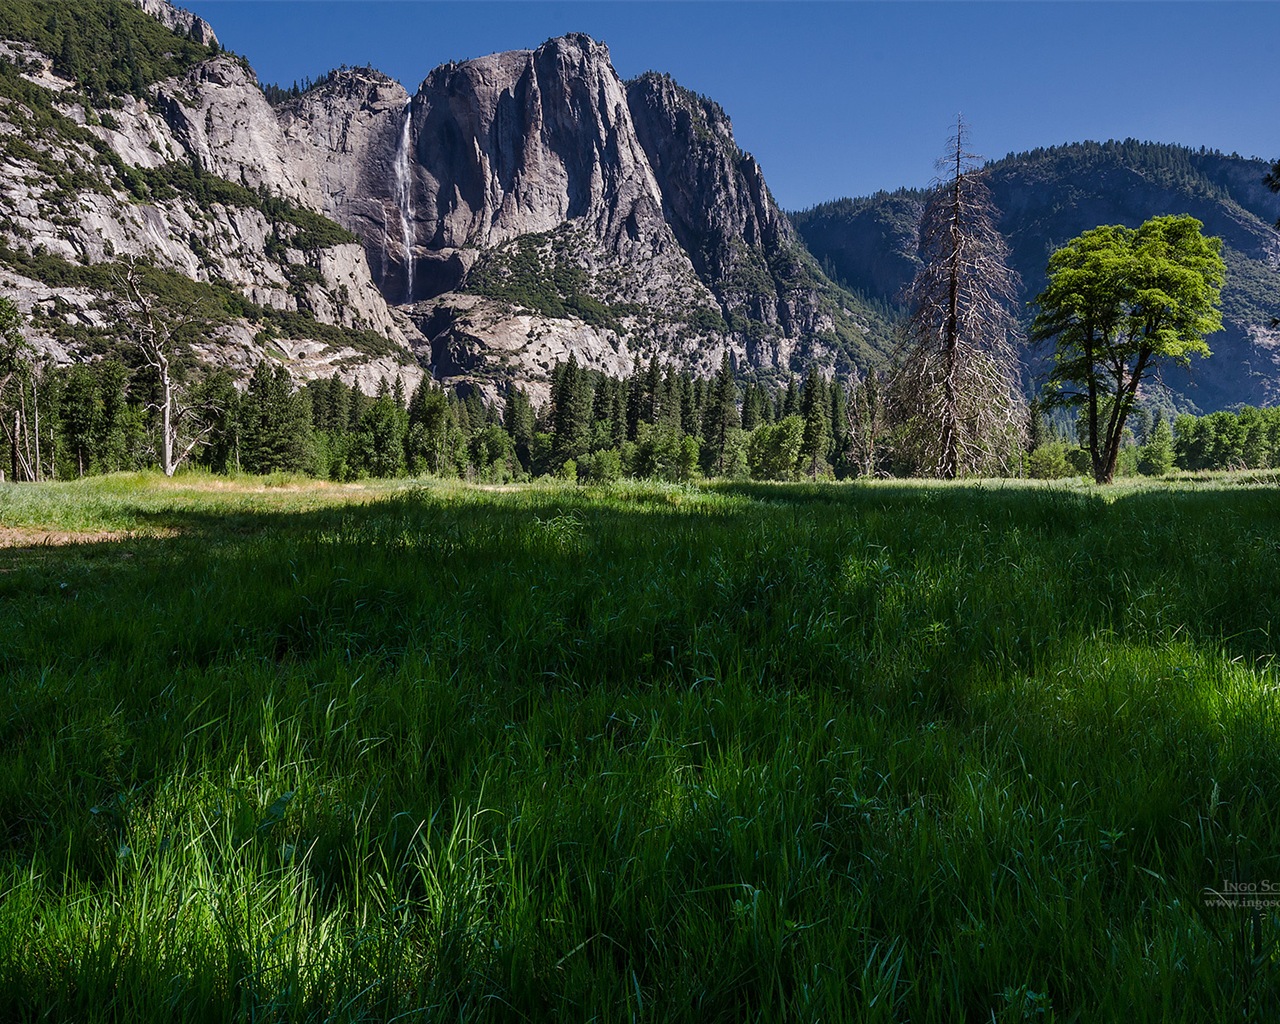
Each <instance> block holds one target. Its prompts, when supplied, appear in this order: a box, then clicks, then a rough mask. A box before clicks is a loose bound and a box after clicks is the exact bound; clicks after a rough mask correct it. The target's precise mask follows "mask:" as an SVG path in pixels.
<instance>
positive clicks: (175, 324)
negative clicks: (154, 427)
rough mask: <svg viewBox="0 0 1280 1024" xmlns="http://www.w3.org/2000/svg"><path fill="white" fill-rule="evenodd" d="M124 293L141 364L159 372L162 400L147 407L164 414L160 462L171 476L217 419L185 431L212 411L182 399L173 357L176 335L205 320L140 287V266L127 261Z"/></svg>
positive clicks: (161, 429) (161, 427) (122, 282)
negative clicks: (174, 310) (169, 307)
mask: <svg viewBox="0 0 1280 1024" xmlns="http://www.w3.org/2000/svg"><path fill="white" fill-rule="evenodd" d="M120 283H121V285H122V287H123V290H124V295H125V307H126V308H125V311H124V316H125V317H127V319H128V320H129V321H130V323H131V325H132V330H133V336H134V340H135V341H136V342H137V346H138V352H139V353H140V354H141V356H142V363H143V365H144V366H145V367H146V368H147V369H149V370H151V371H152V372H154V373H155V375H156V379H157V383H158V385H159V400H158V401H157V402H155V403H152V404H151V405H150V406H149V408H150V409H151V410H152V411H154V412H157V413H159V414H160V450H159V452H157V454H158V455H159V456H160V468H161V469H163V470H164V475H165V476H173V474H174V472H175V471H176V470H177V468H178V467H179V466H180V465H181V464H182V463H183V462H184V461H185V460H186V458H187V457H188V456H189V455H190V454H191V453H192V452H193V451H194V450H195V449H196V448H197V447H199V446H200V445H201V444H203V443H204V442H205V440H206V438H207V437H208V435H209V433H210V432H211V431H212V430H213V427H214V424H213V423H212V422H208V421H207V417H206V422H205V423H204V424H199V423H196V422H193V423H192V425H191V427H190V433H189V436H185V437H184V436H183V435H184V433H187V431H186V430H185V429H184V428H185V426H186V424H187V422H188V421H189V420H190V421H195V420H198V419H199V418H200V417H199V414H200V413H202V412H206V411H208V408H207V406H206V405H197V404H187V403H184V402H183V401H182V400H181V399H180V397H179V394H178V389H177V381H176V380H175V379H174V368H173V365H172V359H173V355H174V347H175V345H176V339H177V337H178V336H179V335H180V334H182V332H184V331H185V330H188V329H190V328H192V327H195V326H198V325H199V324H200V323H201V322H202V321H201V320H200V318H199V317H198V316H196V315H194V314H191V313H181V314H178V315H177V316H171V315H169V314H167V313H166V312H165V311H164V310H162V309H161V308H160V305H159V303H158V302H157V301H156V300H155V299H154V298H153V297H152V296H151V295H150V294H148V293H147V292H146V291H145V290H144V289H143V287H142V281H141V266H140V264H138V263H136V262H131V263H130V264H129V265H128V268H127V269H126V271H125V273H124V274H123V275H122V278H121V281H120Z"/></svg>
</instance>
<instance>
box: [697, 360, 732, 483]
mask: <svg viewBox="0 0 1280 1024" xmlns="http://www.w3.org/2000/svg"><path fill="white" fill-rule="evenodd" d="M708 391H709V397H708V399H707V406H706V410H705V412H704V414H703V419H702V448H703V466H704V467H705V468H706V470H707V472H709V473H714V474H716V475H717V476H722V475H724V472H725V450H726V447H727V445H728V441H729V432H730V431H731V430H733V429H735V428H736V427H737V426H738V424H739V422H740V421H739V418H738V406H737V397H738V389H737V385H736V384H734V381H733V367H732V365H731V364H730V362H729V353H728V352H726V353H725V354H724V356H723V358H722V359H721V360H720V370H719V372H718V373H717V374H716V376H715V380H713V381H712V383H711V386H710V388H709V389H708Z"/></svg>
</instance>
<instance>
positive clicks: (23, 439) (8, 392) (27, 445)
mask: <svg viewBox="0 0 1280 1024" xmlns="http://www.w3.org/2000/svg"><path fill="white" fill-rule="evenodd" d="M22 322H23V318H22V314H21V312H19V310H18V307H17V305H16V304H15V303H14V302H13V300H12V299H7V298H0V406H2V407H3V414H2V415H0V431H3V434H4V439H5V441H6V442H7V443H8V445H9V454H10V456H11V460H10V478H11V479H13V480H15V481H16V480H35V479H38V477H39V475H40V459H39V456H38V448H37V454H36V455H34V456H33V453H32V439H31V432H30V430H29V429H28V426H27V419H28V417H27V391H28V388H29V389H30V391H31V395H32V400H33V401H35V402H38V393H37V391H36V387H35V384H34V381H35V370H34V362H35V350H34V349H33V348H32V347H31V344H30V343H29V342H28V341H27V339H26V337H25V336H24V335H23V332H22ZM37 410H38V405H37ZM10 413H12V419H11V418H10ZM36 426H37V430H36V441H35V443H36V445H37V446H38V445H39V419H38V413H37V421H36ZM0 479H3V476H2V475H0Z"/></svg>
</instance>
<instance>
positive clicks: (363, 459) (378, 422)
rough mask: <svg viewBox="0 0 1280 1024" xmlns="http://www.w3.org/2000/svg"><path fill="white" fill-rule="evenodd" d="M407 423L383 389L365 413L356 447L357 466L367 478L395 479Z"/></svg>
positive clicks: (399, 465)
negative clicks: (359, 466)
mask: <svg viewBox="0 0 1280 1024" xmlns="http://www.w3.org/2000/svg"><path fill="white" fill-rule="evenodd" d="M408 420H409V418H408V416H407V415H406V413H405V410H404V409H402V408H401V407H400V405H399V404H398V403H397V402H396V399H395V396H394V395H393V394H392V393H391V392H390V391H389V390H387V389H385V388H384V389H383V390H382V391H381V393H380V394H379V395H378V397H377V398H375V399H374V400H373V404H372V405H370V406H369V407H368V408H367V409H366V410H365V412H364V416H363V417H361V420H360V431H359V433H358V435H357V440H356V448H357V451H358V452H359V462H360V465H361V467H362V468H363V469H364V470H365V471H366V472H367V473H368V474H369V475H370V476H373V477H381V478H388V477H394V476H397V475H398V474H399V473H400V471H401V469H403V468H404V462H405V435H406V433H407V432H408V427H409V422H408Z"/></svg>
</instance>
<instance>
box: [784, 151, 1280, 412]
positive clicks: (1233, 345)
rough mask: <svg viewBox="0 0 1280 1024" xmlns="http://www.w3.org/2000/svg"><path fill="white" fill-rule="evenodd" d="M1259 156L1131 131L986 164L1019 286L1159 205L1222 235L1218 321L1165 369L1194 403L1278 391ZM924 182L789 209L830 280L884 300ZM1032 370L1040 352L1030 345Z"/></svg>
mask: <svg viewBox="0 0 1280 1024" xmlns="http://www.w3.org/2000/svg"><path fill="white" fill-rule="evenodd" d="M1268 170H1269V165H1268V164H1267V163H1266V162H1265V161H1262V160H1256V159H1255V160H1251V159H1245V158H1243V157H1240V156H1238V155H1236V154H1229V155H1228V154H1223V153H1219V152H1216V151H1213V150H1206V149H1200V150H1193V149H1187V148H1185V147H1181V146H1171V145H1161V144H1156V143H1147V142H1137V141H1134V140H1132V139H1129V140H1125V141H1123V142H1114V141H1113V142H1106V143H1097V142H1082V143H1075V144H1071V145H1064V146H1055V147H1053V148H1050V149H1037V150H1033V151H1031V152H1027V153H1014V154H1010V155H1009V156H1006V157H1005V158H1004V159H1002V160H998V161H995V162H993V163H991V164H990V165H989V167H988V173H989V180H990V185H991V190H992V194H993V197H994V199H995V203H996V205H997V207H998V208H999V210H1000V213H1001V220H1000V228H1001V231H1002V233H1003V234H1004V235H1005V237H1006V238H1007V239H1008V242H1009V245H1010V248H1011V250H1012V256H1011V260H1012V263H1013V266H1014V269H1016V270H1017V271H1018V273H1019V274H1020V275H1021V277H1022V280H1023V295H1024V298H1025V299H1026V300H1030V299H1031V298H1033V297H1034V296H1035V295H1036V294H1037V293H1038V292H1039V291H1040V289H1041V288H1042V287H1043V285H1044V281H1045V277H1044V273H1045V265H1046V263H1047V261H1048V258H1049V255H1050V254H1051V253H1052V252H1053V251H1054V250H1055V249H1057V248H1058V247H1059V246H1061V245H1062V244H1064V243H1065V242H1067V241H1069V240H1070V239H1072V238H1074V237H1076V236H1077V235H1079V234H1080V233H1081V232H1083V231H1087V230H1089V229H1090V228H1093V227H1096V226H1098V225H1099V224H1124V225H1126V226H1129V227H1136V226H1138V225H1139V224H1141V223H1142V222H1143V221H1145V220H1146V219H1148V218H1150V217H1153V216H1157V215H1160V214H1181V213H1187V214H1191V215H1192V216H1194V217H1196V218H1197V219H1199V220H1201V221H1203V222H1204V225H1205V229H1204V230H1205V233H1206V234H1209V235H1216V236H1218V237H1221V238H1222V239H1223V242H1224V253H1223V255H1224V258H1225V259H1226V262H1227V269H1228V277H1227V284H1226V288H1225V289H1224V291H1223V315H1224V320H1225V321H1226V325H1227V329H1226V330H1225V331H1224V332H1223V333H1222V334H1218V335H1215V336H1214V337H1212V338H1210V339H1209V341H1210V346H1211V348H1212V349H1213V350H1214V353H1215V354H1214V355H1213V357H1212V358H1210V359H1209V360H1207V361H1203V362H1198V363H1197V364H1196V365H1195V366H1194V367H1193V370H1192V373H1191V375H1190V377H1188V375H1186V374H1182V373H1170V374H1169V375H1167V380H1168V383H1170V384H1171V385H1172V386H1173V387H1174V388H1175V390H1176V391H1177V392H1178V394H1179V396H1180V398H1179V404H1180V405H1182V406H1183V407H1186V408H1195V407H1198V408H1200V409H1204V410H1211V409H1217V408H1223V407H1227V406H1231V405H1234V404H1238V403H1242V402H1245V403H1254V404H1257V403H1263V402H1270V401H1274V400H1275V399H1276V398H1277V397H1280V350H1278V349H1277V347H1276V345H1277V339H1276V337H1275V336H1274V334H1273V332H1272V330H1271V323H1272V319H1273V318H1274V317H1275V316H1277V315H1280V272H1277V269H1276V264H1277V261H1278V260H1280V239H1278V237H1277V234H1276V231H1275V230H1274V228H1273V225H1274V223H1275V221H1276V219H1277V218H1280V197H1278V196H1276V195H1275V194H1273V193H1272V192H1271V191H1270V190H1269V189H1268V188H1267V187H1266V185H1265V183H1264V179H1265V177H1266V174H1267V171H1268ZM922 202H923V194H922V193H920V192H917V191H909V190H903V191H899V192H893V193H879V194H877V195H874V196H870V197H865V198H861V199H841V200H836V201H834V202H831V203H824V204H822V205H820V206H816V207H813V208H812V209H809V210H805V211H802V212H800V213H796V214H793V215H792V219H793V222H794V223H795V225H796V228H797V230H798V231H799V233H800V235H801V237H802V238H804V240H805V243H806V244H807V245H808V246H809V248H810V250H811V251H812V252H813V254H814V255H815V256H816V257H817V258H818V259H819V260H820V261H821V262H822V264H823V266H824V267H826V268H828V270H829V272H830V274H831V275H832V276H833V277H834V279H835V280H837V281H839V282H841V283H842V284H844V285H846V286H847V287H849V288H852V289H855V290H857V291H860V292H862V293H864V294H866V295H867V296H868V297H870V298H872V299H876V300H879V301H883V302H896V301H898V299H899V297H900V295H901V292H902V289H903V287H904V286H905V285H906V284H907V283H908V282H909V281H910V279H911V276H912V274H913V273H914V271H915V265H916V255H915V240H914V232H915V224H916V221H917V219H918V217H919V210H920V207H921V204H922ZM1028 363H1029V365H1030V366H1031V367H1032V369H1033V371H1034V370H1037V369H1038V368H1039V367H1040V366H1041V363H1040V361H1039V359H1038V358H1037V357H1036V354H1035V353H1029V354H1028Z"/></svg>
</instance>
